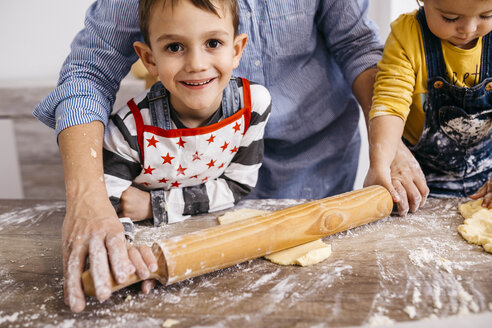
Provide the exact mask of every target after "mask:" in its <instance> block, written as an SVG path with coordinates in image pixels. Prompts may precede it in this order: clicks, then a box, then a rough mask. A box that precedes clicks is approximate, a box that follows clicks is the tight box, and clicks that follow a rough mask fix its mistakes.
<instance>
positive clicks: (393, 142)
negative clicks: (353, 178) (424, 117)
mask: <svg viewBox="0 0 492 328" xmlns="http://www.w3.org/2000/svg"><path fill="white" fill-rule="evenodd" d="M403 127H404V122H403V120H402V119H401V118H400V117H397V116H393V115H384V116H378V117H375V118H373V119H372V120H371V121H370V122H369V159H370V166H369V172H368V173H367V176H366V181H365V184H366V185H373V184H377V185H381V186H383V187H385V188H386V189H388V191H389V192H390V194H391V196H392V197H393V201H394V202H396V203H399V202H401V197H400V193H399V192H398V191H397V190H396V188H397V186H396V184H395V185H393V184H394V183H396V181H398V179H396V178H395V180H394V181H393V178H392V174H391V173H392V172H391V163H392V162H393V159H394V158H395V154H396V150H397V148H398V146H399V140H400V139H401V135H402V133H403ZM399 191H400V190H399Z"/></svg>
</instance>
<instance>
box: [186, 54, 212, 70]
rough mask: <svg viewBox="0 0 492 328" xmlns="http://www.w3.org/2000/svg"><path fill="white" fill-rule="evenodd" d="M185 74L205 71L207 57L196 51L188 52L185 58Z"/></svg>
mask: <svg viewBox="0 0 492 328" xmlns="http://www.w3.org/2000/svg"><path fill="white" fill-rule="evenodd" d="M185 69H186V71H187V72H200V71H204V70H206V69H207V56H206V54H204V53H202V52H201V51H200V50H198V49H193V50H190V51H189V52H188V54H187V56H186V67H185Z"/></svg>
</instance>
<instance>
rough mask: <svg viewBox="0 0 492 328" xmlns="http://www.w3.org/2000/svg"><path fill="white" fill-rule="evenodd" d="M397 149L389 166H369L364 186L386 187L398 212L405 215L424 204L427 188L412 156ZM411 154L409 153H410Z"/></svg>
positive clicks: (427, 192)
mask: <svg viewBox="0 0 492 328" xmlns="http://www.w3.org/2000/svg"><path fill="white" fill-rule="evenodd" d="M403 151H404V150H402V149H399V150H398V151H397V155H396V156H395V159H394V160H393V162H392V163H391V167H390V168H386V169H384V168H378V167H376V168H373V167H371V168H369V172H368V173H367V176H366V180H365V181H364V186H370V185H380V186H383V187H385V188H386V189H388V191H389V193H390V194H391V197H393V202H395V203H396V204H397V206H398V214H399V215H400V216H405V215H407V213H408V212H409V211H410V212H411V213H414V212H416V211H417V210H418V209H419V208H420V207H421V206H423V205H424V204H425V201H426V200H427V196H428V194H429V188H428V187H427V184H426V183H425V177H424V175H423V173H422V170H421V169H420V166H419V165H418V163H417V161H416V160H415V158H414V157H413V156H411V157H408V156H405V155H406V154H401V153H402V152H403ZM410 155H411V154H410Z"/></svg>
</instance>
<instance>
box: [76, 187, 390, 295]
mask: <svg viewBox="0 0 492 328" xmlns="http://www.w3.org/2000/svg"><path fill="white" fill-rule="evenodd" d="M392 208H393V200H392V198H391V196H390V194H389V192H388V191H387V190H386V189H385V188H383V187H381V186H371V187H368V188H364V189H360V190H355V191H351V192H347V193H344V194H340V195H337V196H332V197H327V198H324V199H320V200H315V201H311V202H308V203H304V204H300V205H296V206H293V207H289V208H285V209H283V210H279V211H275V212H271V213H267V214H263V215H259V216H256V217H253V218H250V219H246V220H242V221H239V222H234V223H229V224H225V225H220V226H215V227H212V228H208V229H204V230H200V231H196V232H192V233H188V234H185V235H181V236H176V237H172V238H169V239H166V240H162V241H159V242H155V243H154V244H153V245H152V252H153V253H154V255H155V257H156V259H157V263H158V269H157V270H156V271H155V272H152V273H151V275H150V277H149V279H157V280H158V281H159V282H160V283H161V284H163V285H170V284H173V283H176V282H178V281H181V280H185V279H188V278H192V277H196V276H199V275H202V274H205V273H208V272H212V271H216V270H219V269H222V268H226V267H229V266H231V265H234V264H238V263H241V262H245V261H248V260H251V259H254V258H257V257H261V256H264V255H268V254H271V253H274V252H278V251H281V250H284V249H287V248H290V247H294V246H298V245H301V244H304V243H307V242H310V241H313V240H316V239H319V238H321V237H324V236H328V235H332V234H335V233H337V232H340V231H344V230H348V229H351V228H354V227H357V226H360V225H362V224H366V223H369V222H373V221H376V220H379V219H381V218H384V217H386V216H388V215H390V213H391V210H392ZM139 281H141V279H140V278H139V277H138V276H137V275H136V274H133V275H131V276H130V278H129V279H128V281H127V282H126V283H124V284H116V283H115V282H114V281H112V291H113V292H114V291H116V290H119V289H122V288H124V287H126V286H129V285H131V284H134V283H136V282H139ZM82 283H83V286H84V292H85V294H86V295H89V296H94V295H95V289H94V284H93V280H92V276H91V274H90V270H87V271H85V272H84V273H83V274H82Z"/></svg>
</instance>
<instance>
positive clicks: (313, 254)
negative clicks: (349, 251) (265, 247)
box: [265, 239, 331, 266]
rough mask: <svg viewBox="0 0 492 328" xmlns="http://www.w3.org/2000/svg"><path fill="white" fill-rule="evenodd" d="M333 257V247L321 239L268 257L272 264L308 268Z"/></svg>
mask: <svg viewBox="0 0 492 328" xmlns="http://www.w3.org/2000/svg"><path fill="white" fill-rule="evenodd" d="M330 255H331V245H327V244H325V243H324V242H322V241H321V239H318V240H315V241H311V242H309V243H306V244H302V245H299V246H296V247H292V248H288V249H285V250H283V251H280V252H277V253H272V254H270V255H266V256H265V258H266V259H267V260H269V261H270V262H273V263H276V264H280V265H300V266H308V265H312V264H316V263H319V262H321V261H324V260H326V259H327V258H328V257H329V256H330Z"/></svg>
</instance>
